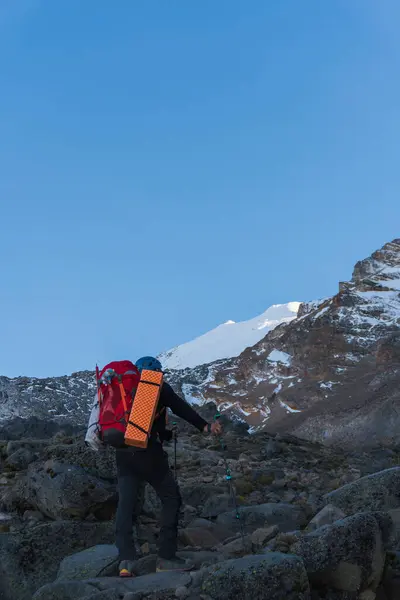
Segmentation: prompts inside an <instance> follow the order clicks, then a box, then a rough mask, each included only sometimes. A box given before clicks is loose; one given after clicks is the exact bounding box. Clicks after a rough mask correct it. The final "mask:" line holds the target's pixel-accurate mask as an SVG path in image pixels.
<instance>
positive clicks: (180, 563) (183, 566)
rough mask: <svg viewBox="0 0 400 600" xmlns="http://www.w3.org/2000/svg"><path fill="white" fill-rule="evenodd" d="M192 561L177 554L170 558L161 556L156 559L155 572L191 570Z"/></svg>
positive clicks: (192, 567)
mask: <svg viewBox="0 0 400 600" xmlns="http://www.w3.org/2000/svg"><path fill="white" fill-rule="evenodd" d="M193 569H194V562H192V561H191V560H185V559H183V558H179V557H178V556H173V557H172V558H161V557H158V559H157V568H156V571H157V573H164V572H165V571H193Z"/></svg>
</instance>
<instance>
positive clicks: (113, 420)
mask: <svg viewBox="0 0 400 600" xmlns="http://www.w3.org/2000/svg"><path fill="white" fill-rule="evenodd" d="M96 379H97V390H98V398H99V423H98V426H99V430H100V439H101V440H102V442H104V443H105V444H109V445H110V446H114V447H115V448H121V447H123V446H124V445H125V444H124V437H125V431H126V426H127V423H128V419H129V415H130V412H131V408H132V404H133V399H134V397H135V393H136V389H137V387H138V385H139V381H140V373H139V371H138V369H137V368H136V367H135V365H134V364H133V363H132V362H131V361H129V360H120V361H114V362H111V363H109V364H108V365H106V366H105V367H104V368H103V369H102V370H101V371H99V369H98V367H96Z"/></svg>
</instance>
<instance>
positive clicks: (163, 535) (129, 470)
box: [87, 356, 221, 577]
mask: <svg viewBox="0 0 400 600" xmlns="http://www.w3.org/2000/svg"><path fill="white" fill-rule="evenodd" d="M119 364H121V363H111V366H113V365H114V366H115V365H119ZM125 364H127V365H129V364H130V365H132V364H131V363H128V362H126V363H125ZM132 367H133V365H132V366H131V367H130V368H131V370H130V371H126V372H125V374H126V375H127V376H128V377H129V375H130V376H131V377H134V373H133V371H132ZM135 369H137V370H138V371H139V373H142V371H143V370H147V371H158V372H162V366H161V363H160V362H159V361H158V360H157V359H156V358H153V357H149V356H146V357H143V358H141V359H139V360H138V361H137V362H136V366H135ZM113 373H114V378H115V372H114V371H113V369H112V368H111V369H110V368H109V369H107V368H105V371H104V373H103V378H104V377H106V378H107V377H111V379H110V380H112V379H113ZM116 377H117V378H118V380H119V382H121V376H118V375H117V376H116ZM106 380H107V379H106ZM119 385H121V383H119ZM132 389H133V390H134V388H132ZM116 393H117V392H115V394H116ZM124 395H125V394H124ZM132 396H133V403H134V391H132ZM124 401H125V400H124ZM111 402H113V400H111ZM99 404H100V402H99ZM168 408H169V409H170V410H171V411H172V412H173V413H174V414H175V415H177V416H178V417H181V418H182V419H184V420H185V421H187V422H188V423H190V424H191V425H193V426H194V427H196V428H197V429H198V430H199V431H202V432H204V433H212V434H214V435H218V434H220V433H221V425H220V424H219V422H218V421H215V422H214V423H212V424H211V425H210V424H209V423H207V421H205V420H204V419H203V418H202V417H201V416H200V415H199V414H198V413H197V412H196V411H195V410H193V408H192V407H191V406H190V405H189V404H188V403H187V402H185V400H183V399H182V398H181V397H180V396H178V395H177V394H176V393H175V392H174V390H173V389H172V387H171V386H170V385H169V384H168V383H166V382H165V381H164V382H163V383H162V387H161V391H160V396H159V400H158V406H157V410H156V417H155V419H154V422H153V426H152V428H151V431H150V433H149V438H148V444H147V448H145V449H144V448H137V447H132V446H126V445H125V444H119V447H117V450H116V462H117V477H118V508H117V515H116V545H117V548H118V552H119V559H120V565H119V574H120V576H121V577H132V576H133V575H134V573H133V567H134V561H135V560H136V558H137V555H136V550H135V543H134V540H133V535H132V531H133V526H134V521H135V520H136V518H137V516H138V515H137V512H138V511H137V510H134V507H135V506H137V500H138V497H139V496H140V494H141V492H142V491H143V485H144V483H145V482H147V483H149V484H150V485H151V486H152V487H153V488H154V490H155V491H156V493H157V495H158V496H159V498H160V500H161V503H162V512H161V530H160V537H159V549H158V559H157V571H159V572H160V571H188V570H192V569H193V567H194V565H193V564H191V563H190V562H189V561H185V560H183V559H182V558H179V557H178V556H177V555H176V551H177V538H178V519H179V510H180V507H181V502H182V501H181V495H180V492H179V487H178V484H177V482H176V481H175V478H174V475H173V473H172V471H171V469H170V467H169V464H168V456H167V453H166V452H164V450H163V447H162V442H163V441H164V440H165V439H166V438H168V430H166V409H168ZM93 410H94V413H93V415H91V418H90V420H89V428H88V432H90V431H92V433H90V434H89V433H88V434H87V441H88V443H90V445H91V446H92V447H95V445H96V440H91V438H93V437H94V435H93V425H94V424H95V422H96V418H97V420H99V419H98V417H96V414H95V412H96V410H97V409H95V408H94V409H93ZM91 427H92V430H90V428H91ZM114 433H115V430H114ZM114 433H112V434H110V435H114ZM106 434H107V432H106V433H105V434H104V436H103V441H105V439H104V438H106ZM116 434H117V435H118V432H116ZM119 435H121V433H119ZM122 435H123V434H122ZM109 443H111V444H112V445H115V446H117V445H116V444H114V442H109Z"/></svg>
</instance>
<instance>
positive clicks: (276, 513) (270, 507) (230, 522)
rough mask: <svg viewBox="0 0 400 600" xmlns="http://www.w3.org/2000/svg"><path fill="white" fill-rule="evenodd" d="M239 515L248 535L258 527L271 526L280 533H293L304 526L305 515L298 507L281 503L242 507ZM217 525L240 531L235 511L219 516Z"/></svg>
mask: <svg viewBox="0 0 400 600" xmlns="http://www.w3.org/2000/svg"><path fill="white" fill-rule="evenodd" d="M239 515H240V519H241V520H242V523H243V525H244V528H245V530H246V531H247V532H250V533H251V532H253V531H255V530H256V529H258V528H259V527H264V526H266V527H269V526H271V525H278V527H279V529H280V530H281V531H285V532H286V531H293V530H294V529H299V528H301V527H302V526H304V525H305V524H306V515H305V512H304V510H303V509H302V508H301V507H300V506H295V505H292V504H285V503H283V502H282V503H279V504H275V503H267V504H260V505H259V506H244V507H242V508H240V510H239ZM217 523H218V524H219V525H224V526H225V527H228V528H230V529H232V530H234V531H238V530H239V529H240V521H239V519H237V516H236V512H235V511H231V512H227V513H223V514H222V515H219V517H218V518H217Z"/></svg>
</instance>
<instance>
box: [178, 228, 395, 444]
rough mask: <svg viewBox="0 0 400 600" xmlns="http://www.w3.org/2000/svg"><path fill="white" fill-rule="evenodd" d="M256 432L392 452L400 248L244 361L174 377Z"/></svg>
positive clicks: (197, 399) (384, 253)
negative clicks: (384, 447)
mask: <svg viewBox="0 0 400 600" xmlns="http://www.w3.org/2000/svg"><path fill="white" fill-rule="evenodd" d="M171 379H172V381H173V383H174V385H175V387H176V388H178V389H179V390H180V391H181V392H182V393H183V394H184V395H185V397H186V398H187V399H188V400H189V401H191V402H193V403H195V404H198V405H201V404H202V403H203V402H208V401H210V400H212V401H214V402H217V404H218V406H219V408H220V410H223V411H225V412H227V413H228V414H230V416H232V417H234V418H238V419H242V420H245V421H246V422H247V423H249V425H250V427H251V428H252V430H253V431H256V430H258V429H260V428H263V427H266V428H267V429H268V431H289V432H292V433H294V434H296V435H299V436H301V437H306V438H308V439H312V440H315V441H321V442H324V443H336V444H341V445H343V444H344V445H354V444H357V445H359V444H365V443H370V444H379V443H395V442H396V439H397V433H398V431H399V428H400V420H399V414H400V413H399V408H400V394H399V392H398V390H399V385H400V239H397V240H394V241H393V242H391V243H389V244H386V245H385V246H384V247H383V248H382V249H381V250H379V251H377V252H375V253H374V254H373V255H372V256H371V257H370V258H368V259H366V260H363V261H361V262H359V263H357V265H356V266H355V268H354V273H353V277H352V279H351V281H349V282H342V283H341V284H340V285H339V292H338V293H337V294H336V295H335V296H333V297H332V298H326V299H324V300H321V301H318V302H311V303H303V304H302V305H301V306H300V310H299V316H298V318H297V319H295V320H293V321H291V322H290V323H288V324H283V325H280V326H278V327H277V328H276V329H274V330H273V331H271V332H270V333H268V335H267V336H265V337H264V338H263V339H262V340H261V341H260V342H259V343H257V344H256V345H255V346H253V347H252V348H248V349H247V350H245V351H244V352H243V353H242V354H241V355H240V356H239V357H237V358H234V359H230V360H222V361H218V362H215V363H213V364H211V365H203V366H199V367H197V368H195V369H190V370H185V371H179V372H173V373H171Z"/></svg>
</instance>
